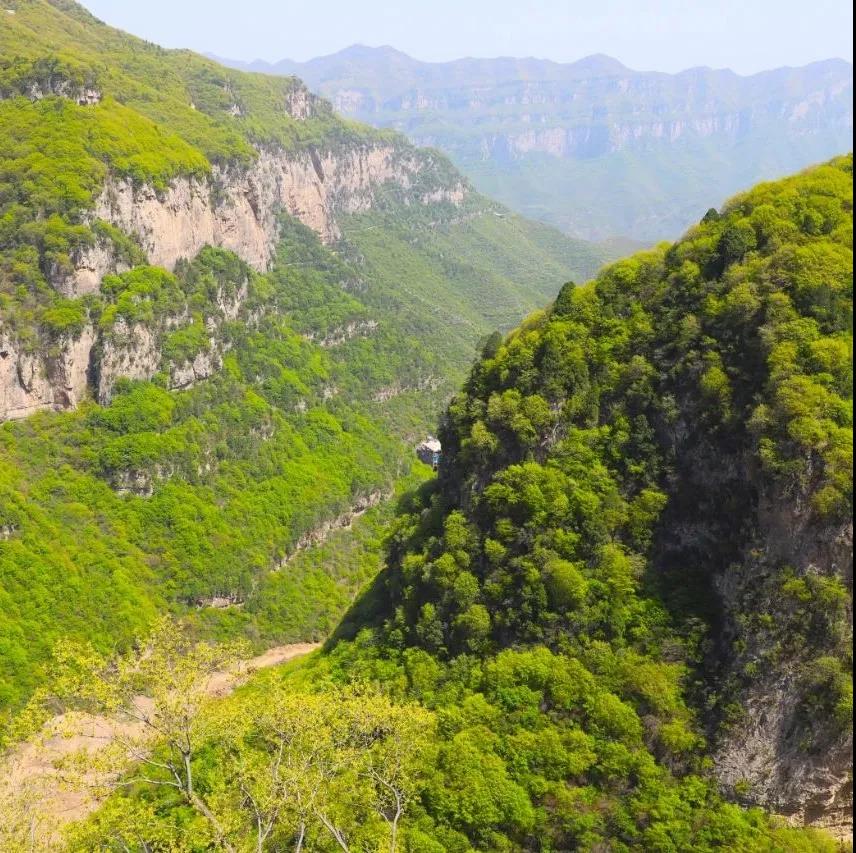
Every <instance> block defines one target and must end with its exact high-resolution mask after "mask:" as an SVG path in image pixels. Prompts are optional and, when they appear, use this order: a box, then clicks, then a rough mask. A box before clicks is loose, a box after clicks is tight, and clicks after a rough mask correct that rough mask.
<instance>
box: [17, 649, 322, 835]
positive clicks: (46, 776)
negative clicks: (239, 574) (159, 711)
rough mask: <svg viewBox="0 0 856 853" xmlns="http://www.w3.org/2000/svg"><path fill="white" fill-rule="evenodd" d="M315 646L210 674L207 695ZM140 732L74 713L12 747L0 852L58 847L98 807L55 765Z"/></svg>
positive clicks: (138, 727) (136, 726)
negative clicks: (72, 825) (70, 827)
mask: <svg viewBox="0 0 856 853" xmlns="http://www.w3.org/2000/svg"><path fill="white" fill-rule="evenodd" d="M319 647H320V643H294V644H292V645H287V646H276V647H274V648H271V649H268V650H267V651H266V652H264V653H263V654H261V655H258V657H254V658H251V659H250V660H247V661H243V662H242V663H241V665H240V666H239V667H236V668H235V669H232V670H229V671H225V672H217V673H215V674H214V675H212V676H211V678H210V679H209V680H208V684H207V688H206V692H207V693H208V694H209V695H210V696H217V697H220V696H228V695H229V693H231V692H232V690H233V689H234V687H235V685H236V682H237V681H238V679H239V678H240V677H241V676H242V675H245V674H246V673H247V672H252V671H254V670H259V669H267V668H268V667H272V666H276V665H277V664H281V663H285V662H286V661H289V660H293V659H294V658H297V657H302V656H303V655H306V654H309V653H310V652H313V651H315V650H316V649H317V648H319ZM135 704H137V706H138V707H139V708H140V709H141V710H142V709H143V708H144V707H145V706H146V705H147V704H149V700H147V699H146V698H145V697H142V696H141V697H138V699H137V700H135ZM143 729H144V727H143V724H142V723H133V722H121V721H119V720H116V719H111V718H109V717H104V716H95V715H86V716H79V715H78V716H75V717H74V718H73V722H70V721H69V719H68V718H67V717H66V715H63V714H61V715H59V716H57V717H54V718H53V719H52V720H49V721H48V722H47V723H46V724H45V726H44V728H43V729H42V733H41V737H40V738H38V743H29V742H28V743H25V744H22V745H21V746H19V747H17V748H16V749H14V750H13V751H12V753H11V755H9V756H8V757H7V758H6V759H4V760H3V762H2V763H0V849H2V850H5V849H28V850H33V851H37V850H45V851H47V850H54V849H57V843H58V838H59V832H60V830H61V829H62V827H63V826H64V825H65V824H67V823H69V822H70V821H73V820H78V819H80V818H82V817H85V816H86V815H87V814H89V813H91V812H92V811H94V810H95V809H96V808H97V807H98V804H99V800H98V798H97V796H95V794H94V792H91V791H87V790H80V789H79V788H75V789H70V788H68V787H67V786H64V785H63V784H62V782H61V778H60V774H59V772H58V771H57V769H56V765H57V762H59V761H60V760H61V759H63V758H66V757H68V756H70V755H72V754H74V753H76V752H79V751H80V750H85V751H86V752H92V753H96V752H99V751H101V750H103V749H105V748H106V747H107V746H108V745H109V744H111V743H112V742H113V741H114V740H115V739H116V738H117V737H123V736H124V737H129V738H136V737H139V736H140V735H141V734H143ZM27 836H29V837H30V838H31V839H33V841H32V843H31V844H26V846H23V847H21V848H18V847H17V845H15V846H13V844H14V842H15V841H16V840H23V839H24V838H25V837H27ZM35 839H39V840H35Z"/></svg>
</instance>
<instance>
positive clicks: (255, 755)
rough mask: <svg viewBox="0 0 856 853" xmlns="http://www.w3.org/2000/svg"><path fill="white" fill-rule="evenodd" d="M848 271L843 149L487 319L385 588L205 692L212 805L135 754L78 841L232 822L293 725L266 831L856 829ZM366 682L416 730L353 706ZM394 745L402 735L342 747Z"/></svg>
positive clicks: (621, 833)
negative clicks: (141, 778) (131, 768)
mask: <svg viewBox="0 0 856 853" xmlns="http://www.w3.org/2000/svg"><path fill="white" fill-rule="evenodd" d="M852 272H853V270H852V157H847V158H841V159H837V160H834V161H832V162H831V163H829V164H826V165H824V166H821V167H818V168H815V169H813V170H810V171H808V172H806V173H804V174H801V175H797V176H795V177H793V178H789V179H786V180H782V181H779V182H777V183H771V184H762V185H760V186H758V187H756V188H755V189H754V190H752V191H750V192H748V193H746V194H744V195H741V196H739V197H737V198H735V199H734V200H732V201H731V202H730V203H729V204H728V205H727V206H726V208H725V209H724V210H723V211H722V212H721V213H717V212H716V211H714V210H711V211H710V212H709V213H708V214H707V215H706V216H705V218H704V221H703V222H702V223H701V224H700V225H699V226H698V227H696V228H694V229H692V230H691V231H690V232H689V233H688V234H687V235H686V237H685V238H684V239H682V240H681V241H680V242H678V243H675V244H674V245H672V246H662V247H660V248H658V249H657V250H655V251H651V252H646V253H641V254H638V255H636V256H634V257H631V258H629V259H627V260H624V261H621V262H619V263H617V264H615V265H613V266H611V267H609V268H607V269H606V270H604V271H603V272H602V273H601V274H600V275H599V276H598V277H597V279H596V280H595V281H593V282H591V283H589V284H587V285H583V286H580V287H577V286H575V285H574V284H573V283H568V284H566V285H565V286H564V287H563V288H562V289H561V291H560V293H559V296H558V298H557V299H556V301H555V303H554V304H553V305H552V306H551V307H550V308H549V309H548V310H547V311H542V312H538V313H536V314H534V315H532V316H531V317H530V318H529V319H528V320H527V321H526V322H525V323H524V324H523V325H522V326H520V327H519V328H518V329H517V330H515V331H514V332H512V333H511V334H510V335H508V336H507V337H505V338H503V337H502V336H500V335H496V336H493V337H492V338H491V339H490V340H488V341H487V343H486V344H485V347H484V353H483V357H482V359H481V360H480V361H479V362H478V363H477V364H476V366H475V367H474V369H473V371H472V373H471V375H470V376H469V378H468V380H467V382H466V383H465V386H464V389H463V390H462V392H461V393H460V394H459V395H458V396H456V397H455V399H454V400H453V401H452V403H451V404H450V406H449V409H448V414H447V416H446V418H445V421H444V424H443V428H442V433H441V436H442V439H443V443H444V457H443V462H442V465H441V469H440V473H439V476H438V478H437V479H436V480H434V481H432V482H430V483H427V484H425V485H424V486H423V487H422V488H421V489H420V490H418V491H417V492H414V493H413V494H411V495H410V496H408V497H407V498H406V499H405V500H404V501H402V504H401V506H400V511H399V516H398V519H397V521H396V523H395V525H394V526H393V528H392V533H391V537H390V547H389V554H388V565H387V568H386V570H385V572H384V573H383V574H382V575H381V576H380V577H379V578H378V581H377V583H376V584H375V586H374V588H373V589H372V591H371V593H370V594H368V595H367V596H365V598H364V599H363V600H362V601H361V602H359V604H358V605H357V606H356V607H355V608H354V609H353V611H352V613H351V614H350V617H349V619H348V620H347V621H346V622H345V623H343V625H342V627H341V629H340V630H339V632H338V635H337V636H336V637H334V639H333V640H332V641H331V642H330V643H329V644H328V648H327V650H326V653H325V654H324V655H322V656H319V657H317V658H315V659H314V660H309V661H306V662H304V663H303V664H302V665H300V666H299V667H297V668H296V669H293V670H290V671H286V672H284V673H282V674H280V675H279V676H277V675H276V674H274V673H270V674H269V675H268V676H266V677H265V678H263V679H262V680H261V681H260V682H259V683H257V684H255V685H252V686H250V688H249V689H248V690H247V691H245V692H244V693H243V694H242V696H241V697H240V698H239V699H238V700H237V702H236V704H235V705H234V706H232V705H227V707H226V708H224V709H222V714H223V716H222V717H218V716H217V714H216V712H212V713H213V714H214V716H213V718H212V721H211V723H210V724H209V728H208V729H207V730H206V731H209V732H211V734H209V735H208V736H207V737H206V738H205V740H204V742H203V743H201V744H200V745H199V747H198V756H199V757H198V759H197V761H196V776H195V779H196V784H197V785H198V789H197V790H199V791H201V792H202V794H201V796H205V797H207V798H208V800H209V801H210V802H211V803H212V804H213V805H214V806H215V807H216V808H217V809H218V811H217V815H216V819H217V821H218V822H219V823H218V824H215V823H214V822H212V821H211V820H207V819H206V818H205V815H204V813H203V812H202V811H201V810H199V809H196V810H195V811H194V809H192V808H187V807H186V806H185V805H184V803H182V802H181V801H180V799H176V797H174V796H173V795H172V794H169V793H166V792H165V789H164V788H160V789H158V788H157V786H152V785H151V784H149V783H144V784H143V785H142V786H136V787H135V786H131V787H123V788H122V789H121V791H120V793H118V794H117V795H116V796H115V797H114V798H113V799H112V800H111V801H110V802H108V804H107V806H106V808H105V809H104V810H103V811H102V812H101V813H100V814H98V815H96V816H94V818H93V819H92V820H91V821H89V822H87V823H86V824H85V825H84V826H83V827H80V828H79V833H78V834H77V835H76V836H75V838H76V839H78V845H79V846H78V848H73V849H88V848H87V846H86V845H87V844H90V845H91V844H92V843H93V841H94V840H97V841H99V842H101V841H102V840H103V839H105V838H109V839H111V843H114V842H115V844H116V845H117V846H119V847H121V845H122V844H123V843H124V844H126V845H127V844H128V843H129V839H131V838H133V839H134V843H139V840H140V838H142V839H143V840H145V841H148V840H149V839H151V840H152V841H153V842H154V841H155V840H157V841H158V842H159V843H161V844H163V845H165V846H167V845H168V843H170V842H172V841H175V840H177V839H178V838H180V837H184V833H186V831H187V829H188V828H189V827H191V826H192V828H193V831H194V832H195V833H198V836H197V837H198V838H199V841H198V842H197V843H198V844H199V845H200V846H203V847H204V846H205V845H206V844H214V843H216V841H217V838H218V836H217V833H218V832H219V833H220V838H221V839H222V837H223V836H224V835H226V834H228V843H229V844H230V845H232V846H233V847H234V849H240V847H241V845H243V844H244V843H248V842H249V841H250V840H252V841H253V842H255V839H256V838H257V833H256V832H255V829H254V827H255V826H256V824H255V823H254V820H257V818H258V814H259V812H258V804H259V802H262V801H261V799H260V794H261V793H264V794H265V795H267V794H268V792H269V791H270V788H267V787H258V780H266V779H268V778H269V774H270V772H271V768H273V771H274V772H275V770H276V768H277V767H280V766H281V763H280V762H281V759H282V756H283V754H285V755H286V756H287V757H286V758H285V759H284V761H285V762H286V763H287V764H288V766H289V767H291V766H292V762H294V761H296V762H298V766H299V767H300V768H301V770H300V774H299V777H300V778H299V780H298V781H297V782H296V783H292V782H291V781H289V782H287V783H285V784H286V788H284V790H287V791H288V792H289V796H287V797H285V798H284V799H283V800H282V803H283V805H282V807H281V809H280V810H279V811H277V812H276V814H275V816H274V817H273V819H272V820H271V822H270V823H269V824H268V823H266V824H265V826H266V827H267V826H269V827H270V834H269V842H267V847H268V848H269V849H277V848H278V847H284V848H291V847H295V846H300V845H302V844H303V841H304V839H308V841H307V848H308V849H313V850H328V849H329V850H333V849H391V850H396V849H407V850H417V851H430V853H439V851H441V850H442V851H455V853H470V851H474V850H491V851H493V850H500V851H512V850H515V851H517V850H532V851H554V850H590V851H599V850H634V851H637V850H638V851H674V850H680V851H684V850H687V851H688V850H693V851H696V850H701V851H708V850H709V851H714V850H743V851H768V853H772V851H826V853H832V851H835V850H840V849H842V848H841V847H839V846H838V844H837V843H836V842H835V841H834V840H833V839H832V838H831V837H830V836H829V835H827V834H826V833H824V832H820V831H816V830H815V829H813V828H811V827H813V826H825V827H829V828H831V829H833V830H834V831H835V833H836V834H837V835H838V836H839V837H846V836H847V835H848V834H849V833H850V829H851V824H850V823H849V821H850V817H849V806H850V805H851V799H852V777H851V767H850V756H851V754H852V728H851V724H852V681H851V671H852V651H851V642H850V640H851V635H852V572H851V568H850V566H851V563H852V521H851V509H852V441H851V439H852ZM102 666H103V664H100V663H97V664H96V671H98V672H100V671H102V670H101V669H100V667H102ZM75 672H76V671H75ZM349 682H350V683H351V688H350V689H351V690H352V691H356V693H353V692H351V693H349V692H348V690H347V689H346V690H345V691H344V692H342V691H341V688H342V686H343V685H345V684H347V683H349ZM372 685H374V691H373V690H372ZM381 691H382V692H383V693H385V694H387V696H391V697H392V698H393V699H394V700H395V703H396V705H395V707H397V709H398V710H397V712H396V713H397V714H399V715H402V716H403V717H405V718H409V719H411V720H412V721H414V723H413V724H414V725H415V726H417V727H418V729H419V732H420V737H418V738H417V737H415V736H414V735H412V734H411V735H410V737H409V739H406V740H403V741H402V740H399V737H400V736H399V735H397V734H396V732H397V731H398V730H397V729H396V728H395V725H394V724H393V723H392V722H391V721H379V720H377V719H376V718H375V717H373V716H371V715H370V712H368V711H366V712H365V713H366V714H368V716H362V717H361V716H357V717H356V718H352V717H350V716H346V717H345V719H346V720H347V721H348V722H347V723H346V724H345V729H346V730H345V731H343V730H340V729H339V728H337V725H338V724H337V723H336V722H335V721H336V720H337V719H339V718H337V716H336V715H337V711H336V710H335V709H336V708H342V709H343V711H342V713H345V714H350V713H351V712H350V711H346V710H344V709H347V708H349V707H350V705H349V703H351V702H353V697H354V696H356V697H358V698H357V701H358V703H360V704H361V705H362V706H365V708H366V709H368V708H370V707H371V706H372V703H374V702H376V701H377V697H378V696H380V695H382V694H381ZM387 696H384V698H383V701H384V702H386V701H388V698H387ZM416 703H421V704H422V705H423V706H424V707H423V708H422V709H418V708H417V705H416ZM304 706H308V707H311V708H312V709H313V710H312V712H311V716H309V717H308V718H307V717H305V716H303V715H302V714H303V711H302V710H301V708H302V707H304ZM271 709H279V710H280V711H281V712H282V716H275V722H274V724H273V725H275V727H276V729H275V731H276V732H279V733H280V735H279V736H278V737H272V736H271V731H272V729H271V726H272V723H271V714H272V710H271ZM283 709H284V710H283ZM290 709H293V710H290ZM426 712H429V713H427V714H426ZM360 719H364V720H367V722H365V723H362V724H361V723H360V722H359V721H360ZM223 720H225V721H226V722H225V723H224V722H222V721H223ZM361 725H362V726H363V727H365V726H368V727H369V729H370V732H371V734H370V736H368V737H366V736H364V735H361V734H360V735H354V734H351V735H349V734H348V733H347V732H348V731H350V732H357V733H359V732H362V731H363V728H360V726H361ZM233 728H237V730H238V731H239V734H238V736H237V737H235V736H234V735H233V731H232V729H233ZM307 729H308V731H309V732H310V736H309V740H308V741H307V740H306V738H307V734H306V731H307ZM283 732H284V733H285V735H284V736H283V735H282V733H283ZM295 739H297V742H299V743H300V744H307V743H310V744H311V749H312V750H318V751H319V752H317V753H316V752H314V751H310V752H309V753H307V752H306V751H305V750H302V749H295V748H294V746H293V744H294V743H295ZM426 741H427V742H426ZM331 742H332V743H334V744H338V746H336V745H334V746H332V747H331V746H330V743H331ZM390 743H393V744H395V743H398V744H399V747H400V746H401V743H404V744H405V745H406V746H405V749H404V752H405V753H406V755H407V756H409V761H407V760H406V759H404V758H403V754H402V753H401V752H398V753H396V752H393V768H394V769H392V770H387V769H386V768H387V766H388V765H382V764H381V763H379V762H381V761H382V760H383V759H382V757H381V756H380V755H376V757H372V755H369V758H368V759H367V760H369V762H370V763H369V764H368V769H366V770H365V771H364V772H363V773H361V774H360V773H356V774H351V775H349V772H350V771H349V768H351V767H353V766H354V764H353V762H354V761H355V760H356V761H359V760H360V759H359V758H358V759H354V758H353V757H352V756H353V752H352V751H353V750H357V751H359V750H361V749H362V750H374V749H375V748H377V749H378V751H379V752H380V753H381V755H382V754H385V753H384V752H383V750H385V749H386V748H387V747H388V746H389V744H390ZM361 744H362V746H361ZM410 745H412V746H413V749H412V750H411V749H409V748H408V747H409V746H410ZM307 748H309V747H307ZM331 749H332V752H331V751H330V750H331ZM337 749H338V750H339V751H338V752H337V751H336V750H337ZM349 750H351V752H349ZM317 754H320V755H321V756H322V759H321V761H320V765H319V766H320V770H319V769H318V767H316V765H315V764H314V761H315V759H314V757H313V756H315V755H317ZM360 754H361V755H363V754H364V753H360ZM349 756H350V757H349ZM396 756H397V757H396ZM250 761H253V762H258V763H255V764H249V762H250ZM299 762H303V763H299ZM247 766H249V767H251V768H253V775H251V776H248V774H247V771H246V769H245V768H246V767H247ZM357 766H360V767H365V766H366V765H364V764H357ZM404 768H406V769H404ZM318 772H320V773H321V777H320V778H322V781H320V782H316V783H313V784H312V785H310V786H309V787H308V788H305V787H303V786H302V780H303V778H304V776H305V775H306V774H307V773H308V774H309V776H310V777H311V778H312V779H318V778H319V777H318V776H317V775H313V774H316V773H318ZM324 774H326V775H324ZM378 779H380V780H381V783H383V782H384V781H385V782H386V783H387V784H388V786H389V787H388V788H385V789H384V790H387V795H386V796H384V795H383V794H380V795H379V794H377V793H376V792H374V793H373V789H371V788H369V789H366V787H365V786H366V784H367V780H368V782H370V781H371V780H375V781H377V780H378ZM292 784H293V785H294V787H291V786H292ZM250 785H253V786H255V787H250ZM313 785H314V787H313ZM390 790H391V791H393V792H396V793H397V795H398V796H397V797H396V799H395V801H394V802H393V800H392V799H391V796H390V795H389V791H390ZM292 791H297V792H299V793H300V795H301V796H303V793H304V792H305V791H309V793H308V794H307V795H308V796H310V797H313V798H314V797H317V798H318V800H312V801H311V803H314V802H320V803H321V805H320V806H318V807H314V806H312V805H311V803H310V806H309V807H308V808H306V809H301V808H297V809H295V808H294V805H293V804H294V803H295V802H302V801H298V800H296V795H292ZM248 792H249V793H248ZM402 792H404V793H402ZM273 797H274V800H273V801H274V802H277V803H279V802H280V801H279V800H276V799H275V797H276V793H275V792H274V794H273ZM734 801H736V803H735V802H734ZM263 802H264V803H265V808H266V809H267V810H266V811H265V812H264V815H265V820H267V816H268V815H269V814H270V813H271V811H270V808H269V807H268V806H267V805H266V804H267V803H268V802H269V801H268V800H265V801H263ZM738 803H739V804H742V806H743V807H741V806H740V805H738ZM289 804H291V805H289ZM750 804H760V805H762V806H763V807H764V809H765V810H766V811H769V812H774V813H776V814H778V815H782V816H784V817H785V818H786V820H783V819H782V817H775V816H772V815H769V814H767V815H765V814H764V813H763V812H762V811H761V810H759V809H757V808H746V806H748V805H750ZM254 808H255V809H256V811H254V810H253V809H254ZM188 812H190V813H192V814H193V815H194V818H193V819H191V818H189V817H188ZM129 815H133V816H134V819H133V822H132V824H131V826H132V827H133V828H132V829H129V823H128V816H129ZM393 815H394V820H395V821H396V823H395V826H396V834H392V835H391V834H390V826H391V825H392V820H393V817H392V816H393ZM402 815H403V817H402ZM788 823H790V824H795V825H796V826H790V827H789V826H788V825H787V824H788ZM217 826H219V827H221V829H217ZM805 826H807V827H809V828H808V829H805V828H804V827H805ZM212 827H214V828H212ZM222 827H226V829H222ZM331 827H332V829H331ZM132 833H136V835H132ZM80 839H82V842H81V841H80ZM396 839H398V841H396ZM397 844H398V845H400V846H397ZM223 846H226V845H225V844H223ZM261 846H262V849H265V843H262V845H261Z"/></svg>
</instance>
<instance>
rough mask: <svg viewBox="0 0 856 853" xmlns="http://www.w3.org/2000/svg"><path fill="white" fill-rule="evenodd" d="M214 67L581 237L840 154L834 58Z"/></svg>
mask: <svg viewBox="0 0 856 853" xmlns="http://www.w3.org/2000/svg"><path fill="white" fill-rule="evenodd" d="M226 62H227V64H230V65H235V66H236V67H243V68H246V69H249V70H261V71H265V72H266V73H276V74H295V75H298V76H300V77H301V78H302V79H303V80H305V81H306V83H307V84H308V85H309V87H310V88H311V89H312V90H313V91H316V92H319V93H321V94H323V95H324V96H325V97H328V98H329V99H330V100H331V101H332V102H333V105H334V107H335V109H336V110H337V111H338V112H340V113H341V114H342V115H345V116H352V117H354V118H357V119H360V120H361V121H365V122H369V123H370V124H374V125H376V126H378V127H389V128H395V129H396V130H399V131H402V132H403V133H406V134H407V135H408V137H409V138H410V139H411V140H412V141H413V142H415V143H416V144H419V145H431V146H435V147H437V148H439V149H440V150H442V151H444V152H445V153H446V154H447V155H448V156H449V157H451V158H452V160H453V162H454V163H455V164H456V165H457V166H458V168H460V169H461V170H462V171H463V172H464V174H466V175H467V176H468V178H469V179H470V180H472V181H473V183H474V185H475V186H476V187H477V188H478V189H479V190H480V191H482V192H485V193H487V194H488V195H491V196H493V197H495V198H497V199H499V200H500V201H502V202H504V203H505V204H507V205H509V207H511V208H513V209H514V210H516V211H518V212H519V213H521V214H523V215H525V216H528V217H531V218H533V219H540V220H542V221H544V222H547V223H549V224H551V225H554V226H556V227H558V228H560V229H561V230H563V231H565V232H567V233H569V234H573V235H576V236H580V237H586V238H588V239H597V240H602V239H605V238H609V237H616V236H620V237H626V238H632V239H634V240H639V241H645V242H647V243H652V242H655V241H657V240H661V239H664V238H674V237H676V236H678V235H679V234H680V233H682V232H683V231H684V230H685V229H686V228H687V227H688V226H689V225H690V224H692V223H693V222H694V221H695V220H696V219H697V218H698V217H697V212H698V210H700V209H701V208H703V207H705V208H706V207H709V206H710V205H711V204H720V203H721V202H723V201H724V200H725V199H726V198H728V197H729V196H730V195H732V194H733V193H735V192H737V191H738V190H740V189H741V188H743V187H746V186H749V185H751V184H753V183H755V182H757V181H759V180H763V179H769V178H774V177H779V176H781V175H785V174H788V173H790V172H793V171H795V170H796V169H800V168H803V167H805V166H808V165H810V164H811V163H814V162H817V161H820V160H823V159H826V158H828V157H831V156H833V155H835V154H842V153H844V152H846V151H848V150H850V148H851V145H852V133H853V109H852V99H853V68H852V65H851V64H850V63H847V62H844V61H842V60H834V59H833V60H827V61H824V62H815V63H812V64H810V65H807V66H804V67H802V68H779V69H775V70H771V71H764V72H761V73H758V74H753V75H751V76H748V77H742V76H739V75H737V74H735V73H733V72H731V71H728V70H718V69H711V68H691V69H688V70H687V71H683V72H681V73H679V74H662V73H657V72H639V71H633V70H631V69H629V68H626V67H625V66H623V65H622V64H621V63H620V62H618V61H617V60H615V59H612V58H610V57H608V56H603V55H596V56H589V57H586V58H584V59H581V60H579V61H578V62H574V63H568V64H562V63H557V62H550V61H547V60H540V59H531V58H528V59H512V58H498V59H459V60H456V61H454V62H443V63H428V62H419V61H417V60H415V59H412V58H410V57H409V56H407V55H406V54H403V53H401V52H399V51H396V50H394V49H392V48H390V47H381V48H368V47H363V46H359V45H356V46H353V47H350V48H347V49H346V50H343V51H341V52H339V53H335V54H332V55H331V56H325V57H320V58H317V59H312V60H310V61H308V62H301V63H297V62H291V61H290V60H284V61H283V62H279V63H276V64H273V65H270V64H267V63H264V62H261V61H258V60H257V61H255V62H253V63H248V64H247V63H236V62H232V61H228V60H227V61H226Z"/></svg>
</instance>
